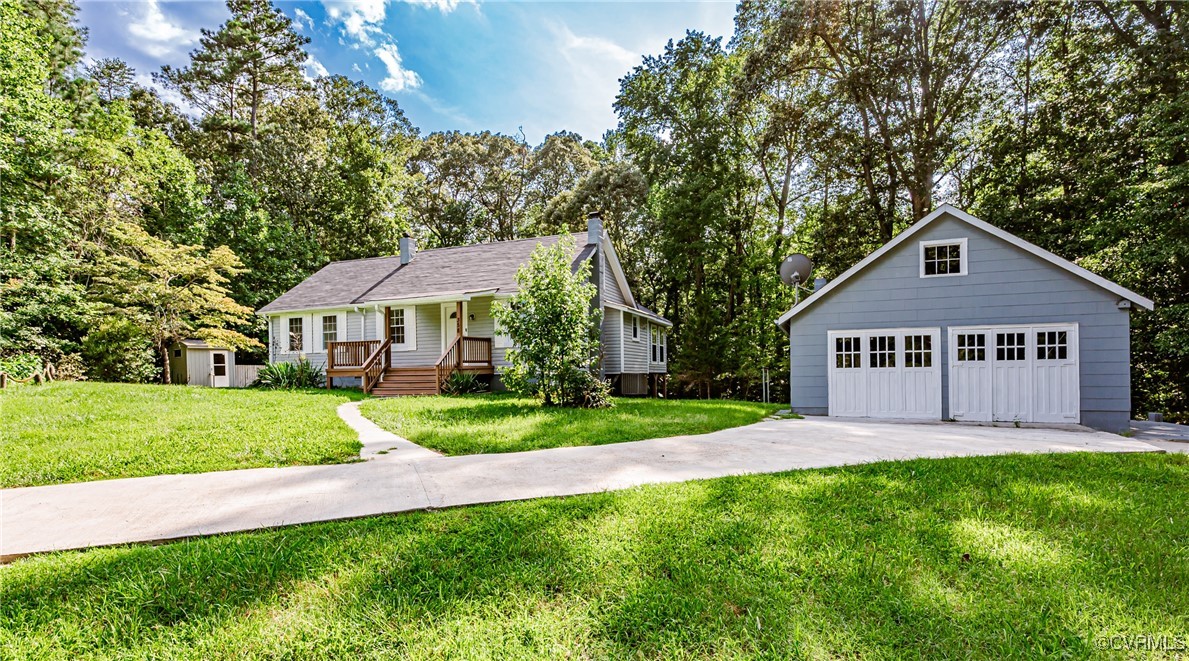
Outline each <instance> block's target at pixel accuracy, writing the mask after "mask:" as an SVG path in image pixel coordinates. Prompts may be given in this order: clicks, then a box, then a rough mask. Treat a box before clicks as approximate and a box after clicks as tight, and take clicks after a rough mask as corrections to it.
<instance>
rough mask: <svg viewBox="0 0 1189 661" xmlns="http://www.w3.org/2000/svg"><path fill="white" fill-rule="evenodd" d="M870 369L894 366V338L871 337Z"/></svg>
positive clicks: (885, 336)
mask: <svg viewBox="0 0 1189 661" xmlns="http://www.w3.org/2000/svg"><path fill="white" fill-rule="evenodd" d="M870 365H871V367H895V366H896V336H895V335H872V336H871V363H870Z"/></svg>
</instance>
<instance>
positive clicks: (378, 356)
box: [362, 339, 392, 394]
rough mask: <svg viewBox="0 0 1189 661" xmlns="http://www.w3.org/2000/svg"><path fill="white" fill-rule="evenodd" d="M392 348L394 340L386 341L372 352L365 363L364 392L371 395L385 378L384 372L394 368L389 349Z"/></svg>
mask: <svg viewBox="0 0 1189 661" xmlns="http://www.w3.org/2000/svg"><path fill="white" fill-rule="evenodd" d="M391 346H392V340H391V339H388V340H384V341H383V342H381V343H380V346H379V347H376V350H375V351H373V352H372V354H371V355H370V356H368V357H367V360H366V361H364V363H363V378H362V381H363V392H365V393H367V394H371V392H372V388H374V387H376V384H377V383H379V382H380V379H381V378H383V377H384V372H385V371H386V370H387V369H388V368H389V367H392V354H391V353H389V351H388V349H389V347H391Z"/></svg>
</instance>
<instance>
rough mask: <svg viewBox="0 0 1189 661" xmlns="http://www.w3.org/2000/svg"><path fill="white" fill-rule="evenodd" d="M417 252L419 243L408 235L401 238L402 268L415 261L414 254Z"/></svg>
mask: <svg viewBox="0 0 1189 661" xmlns="http://www.w3.org/2000/svg"><path fill="white" fill-rule="evenodd" d="M416 251H417V242H416V241H414V240H413V237H411V236H409V235H408V234H406V235H404V236H402V237H401V238H400V263H401V266H404V265H405V264H408V263H409V262H411V261H413V253H414V252H416Z"/></svg>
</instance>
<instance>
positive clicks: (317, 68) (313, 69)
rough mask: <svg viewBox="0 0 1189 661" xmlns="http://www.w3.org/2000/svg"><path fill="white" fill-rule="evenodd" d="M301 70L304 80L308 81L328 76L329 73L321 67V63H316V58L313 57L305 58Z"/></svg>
mask: <svg viewBox="0 0 1189 661" xmlns="http://www.w3.org/2000/svg"><path fill="white" fill-rule="evenodd" d="M302 69H303V71H302V75H303V76H305V79H306V80H309V81H313V80H314V79H316V78H321V77H323V76H329V75H330V72H329V71H327V70H326V67H325V66H323V65H322V63H321V62H319V61H318V58H316V57H314V56H313V55H307V56H306V61H305V62H304V63H303V64H302Z"/></svg>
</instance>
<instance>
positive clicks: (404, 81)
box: [373, 43, 421, 92]
mask: <svg viewBox="0 0 1189 661" xmlns="http://www.w3.org/2000/svg"><path fill="white" fill-rule="evenodd" d="M373 52H374V53H375V55H376V57H378V58H380V61H381V62H383V63H384V68H385V69H387V70H388V76H387V77H386V78H385V79H384V80H381V81H380V89H382V90H384V91H386V92H400V91H401V90H405V89H415V88H418V87H421V76H419V75H417V72H416V71H411V70H409V69H406V68H405V66H404V64H403V63H402V62H401V57H400V52H399V51H397V49H396V44H394V43H387V44H381V45H380V47H379V48H377V49H376V50H375V51H373Z"/></svg>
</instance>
